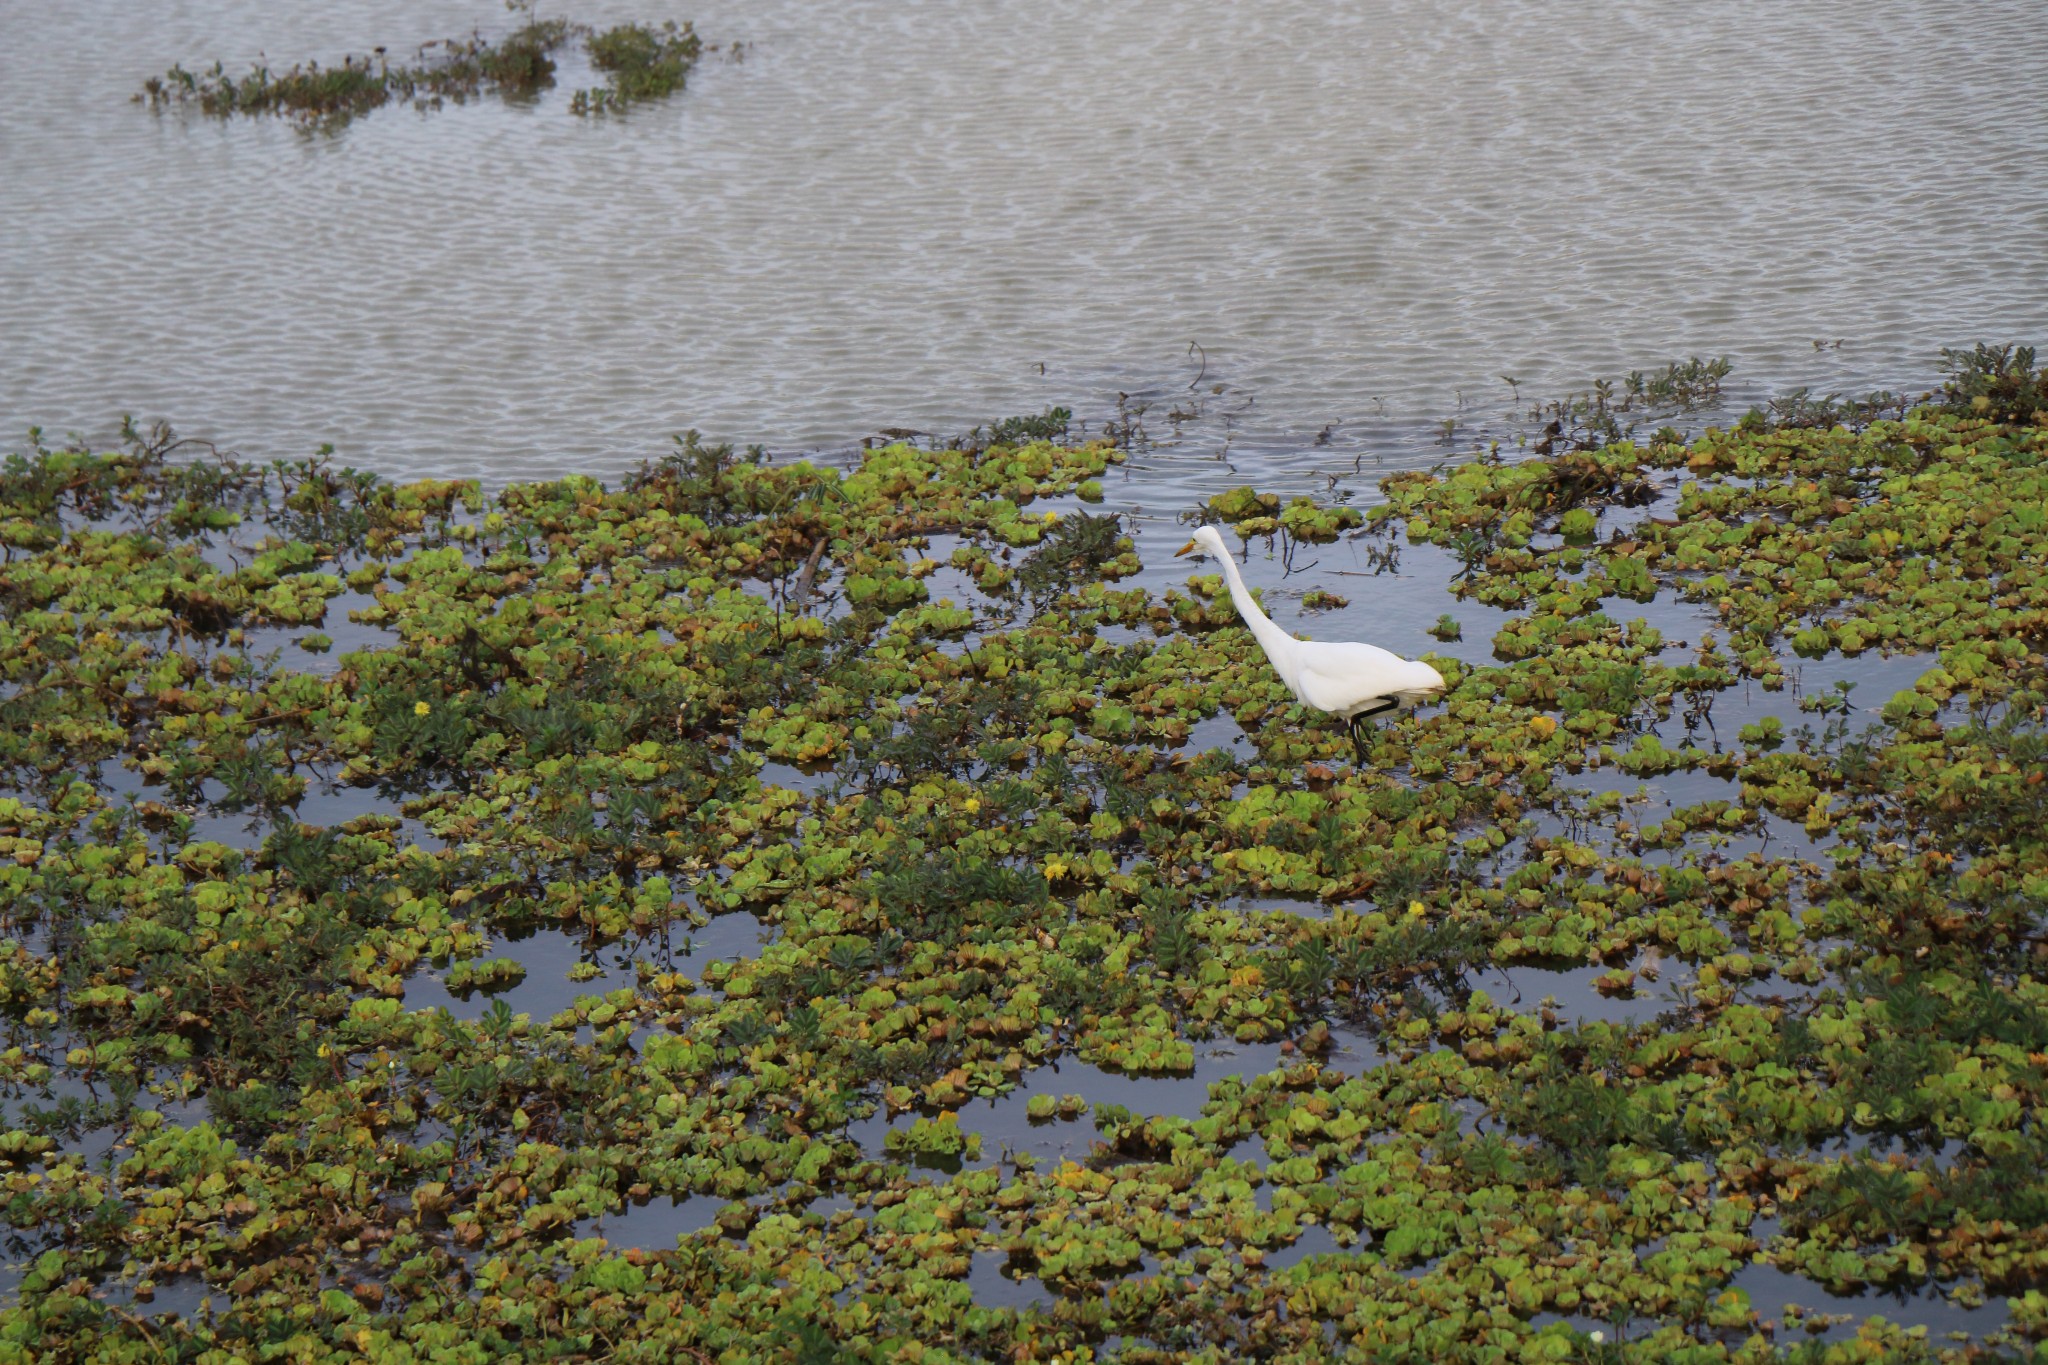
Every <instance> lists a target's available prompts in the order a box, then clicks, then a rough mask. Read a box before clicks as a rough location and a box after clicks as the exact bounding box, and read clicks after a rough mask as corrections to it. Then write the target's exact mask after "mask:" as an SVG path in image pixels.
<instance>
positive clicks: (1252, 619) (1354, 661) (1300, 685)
mask: <svg viewBox="0 0 2048 1365" xmlns="http://www.w3.org/2000/svg"><path fill="white" fill-rule="evenodd" d="M1197 546H1199V547H1200V548H1201V549H1202V550H1204V551H1205V552H1207V553H1208V554H1211V555H1213V556H1215V557H1216V559H1217V561H1218V562H1220V563H1221V564H1222V565H1223V577H1224V581H1225V582H1227V583H1229V584H1230V600H1231V602H1232V603H1234V604H1235V605H1236V607H1237V614H1238V615H1239V616H1241V617H1243V618H1244V623H1245V625H1246V626H1248V627H1249V628H1250V629H1251V633H1252V638H1254V639H1255V640H1257V641H1258V642H1259V647H1260V648H1261V649H1263V650H1265V651H1266V658H1267V659H1268V660H1269V661H1270V662H1271V663H1272V665H1273V671H1274V672H1275V673H1278V674H1279V675H1280V681H1281V682H1283V683H1285V684H1286V685H1287V690H1288V691H1289V692H1292V693H1293V694H1294V699H1295V700H1296V701H1299V702H1301V703H1302V704H1304V705H1306V706H1313V707H1315V708H1316V709H1317V710H1319V711H1328V712H1330V713H1331V714H1332V715H1337V716H1342V717H1343V718H1344V719H1345V721H1346V722H1347V723H1355V722H1356V721H1358V720H1362V719H1364V718H1365V717H1367V716H1376V715H1379V714H1380V713H1382V712H1385V711H1391V710H1393V709H1394V708H1396V707H1400V706H1411V707H1412V706H1415V705H1416V704H1418V703H1420V702H1424V701H1427V700H1429V699H1430V698H1431V697H1433V696H1435V695H1436V694H1437V693H1439V692H1441V691H1443V690H1444V677H1443V674H1441V673H1439V672H1437V671H1436V670H1435V669H1434V668H1431V667H1430V666H1429V665H1428V664H1426V663H1423V662H1422V661H1421V660H1419V659H1404V658H1402V657H1401V656H1400V655H1398V654H1395V653H1392V652H1391V651H1389V650H1384V649H1381V648H1380V647H1379V646H1378V645H1368V644H1361V643H1358V642H1356V641H1348V640H1344V641H1340V640H1297V639H1295V638H1294V637H1293V636H1292V635H1289V634H1288V633H1287V632H1286V631H1284V630H1282V629H1280V627H1278V626H1276V625H1274V624H1273V622H1272V620H1271V619H1270V618H1269V617H1268V616H1267V615H1266V613H1264V612H1263V611H1260V610H1259V604H1258V603H1257V602H1254V601H1253V600H1252V595H1251V593H1250V592H1249V591H1247V590H1246V588H1245V586H1244V579H1242V578H1240V577H1239V576H1238V572H1237V565H1236V563H1234V562H1233V561H1232V559H1231V557H1230V550H1229V547H1227V546H1226V545H1225V544H1224V543H1223V537H1222V535H1221V534H1219V533H1218V532H1217V530H1216V528H1215V527H1213V526H1204V527H1202V528H1200V529H1199V530H1197V531H1196V532H1195V538H1194V540H1193V541H1192V542H1191V543H1190V544H1189V545H1188V546H1187V547H1186V548H1185V549H1183V550H1182V551H1181V552H1180V553H1182V554H1187V553H1189V552H1190V551H1192V550H1194V549H1195V548H1196V547H1197ZM1352 740H1353V742H1354V743H1358V734H1357V731H1356V729H1355V728H1354V729H1353V731H1352ZM1360 749H1361V754H1362V752H1363V746H1362V745H1360Z"/></svg>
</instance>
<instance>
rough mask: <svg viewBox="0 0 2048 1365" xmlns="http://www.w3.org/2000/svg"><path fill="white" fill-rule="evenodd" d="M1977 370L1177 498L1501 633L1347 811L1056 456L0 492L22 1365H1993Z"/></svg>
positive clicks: (15, 1335)
mask: <svg viewBox="0 0 2048 1365" xmlns="http://www.w3.org/2000/svg"><path fill="white" fill-rule="evenodd" d="M2011 361H2012V357H2010V356H2009V355H2008V356H2007V357H2006V360H2005V361H2003V362H2000V366H2002V368H2000V367H1999V366H1993V365H1991V364H1989V363H1986V364H1982V365H1979V366H1978V367H1977V368H1976V369H1975V370H1973V371H1970V372H1969V373H1967V374H1964V375H1962V376H1960V377H1959V379H1958V381H1957V384H1956V385H1955V386H1954V387H1952V389H1951V392H1950V394H1949V395H1948V401H1946V402H1936V403H1930V404H1928V405H1925V406H1923V407H1921V408H1919V409H1917V410H1915V411H1913V412H1911V413H1909V414H1905V415H1902V416H1898V417H1895V418H1892V419H1887V420H1875V421H1869V422H1867V423H1866V424H1864V425H1861V426H1857V427H1850V426H1828V425H1823V424H1822V423H1821V421H1820V420H1819V419H1815V420H1814V421H1812V422H1811V423H1809V424H1805V425H1786V424H1783V423H1775V424H1774V423H1772V422H1770V421H1753V422H1750V423H1746V424H1745V426H1744V427H1743V428H1741V429H1738V430H1735V431H1731V432H1720V433H1716V432H1709V433H1706V434H1704V435H1702V436H1700V437H1698V438H1696V439H1694V440H1692V441H1691V442H1690V443H1679V442H1675V441H1664V440H1659V441H1653V442H1651V443H1648V444H1645V445H1631V444H1626V443H1612V444H1608V445H1605V446H1602V447H1600V448H1597V449H1593V450H1573V451H1563V452H1554V453H1553V454H1551V455H1549V456H1547V457H1544V458H1540V459H1535V460H1531V461H1528V462H1525V463H1520V464H1502V463H1493V462H1487V461H1479V462H1474V463H1470V464H1466V465H1463V466H1461V467H1456V468H1451V469H1447V470H1444V471H1439V472H1437V473H1435V474H1412V475H1400V476H1396V477H1395V478H1393V479H1391V480H1389V481H1388V483H1387V485H1386V488H1385V491H1386V495H1387V498H1388V501H1387V503H1386V504H1385V505H1384V506H1383V507H1380V508H1376V509H1374V511H1373V513H1372V515H1371V516H1370V518H1369V519H1368V521H1367V523H1366V524H1365V525H1364V526H1363V527H1360V528H1357V529H1356V530H1354V529H1352V528H1351V527H1350V526H1348V525H1347V523H1351V522H1354V521H1355V520H1356V516H1355V514H1351V515H1347V514H1345V513H1343V512H1341V511H1340V510H1335V509H1317V508H1313V507H1309V506H1307V505H1301V506H1297V507H1291V508H1286V509H1282V508H1280V507H1278V505H1277V504H1276V503H1274V502H1272V501H1270V500H1267V499H1262V498H1260V497H1259V496H1258V495H1257V494H1255V493H1251V492H1245V493H1242V494H1233V495H1228V496H1227V497H1226V498H1224V499H1221V500H1219V506H1218V507H1217V508H1216V509H1215V512H1216V513H1217V514H1218V515H1222V516H1224V517H1225V518H1226V519H1227V520H1229V521H1231V522H1232V523H1233V524H1234V525H1236V526H1237V527H1239V528H1240V529H1241V530H1244V531H1245V532H1246V534H1248V535H1253V536H1255V537H1263V536H1265V535H1268V534H1270V535H1274V536H1280V537H1299V538H1302V539H1310V540H1314V539H1318V538H1327V537H1331V536H1335V535H1341V534H1362V535H1367V536H1370V537H1374V538H1376V543H1379V544H1382V545H1383V546H1384V548H1385V552H1386V556H1387V558H1388V559H1389V560H1391V559H1392V558H1394V557H1395V556H1396V553H1397V552H1398V553H1399V554H1402V555H1406V556H1409V557H1410V563H1411V565H1412V564H1414V563H1418V562H1420V563H1424V564H1428V563H1435V562H1439V560H1440V562H1441V563H1442V564H1443V565H1445V566H1447V568H1448V569H1449V572H1447V573H1445V574H1444V575H1443V576H1442V577H1443V579H1444V580H1447V581H1446V582H1445V586H1444V587H1443V589H1442V591H1443V592H1444V594H1445V596H1444V600H1443V603H1442V607H1443V609H1444V612H1445V614H1446V615H1447V616H1449V617H1452V618H1454V624H1455V620H1456V618H1460V617H1462V619H1463V624H1464V626H1465V627H1466V633H1467V634H1468V636H1469V635H1470V634H1471V627H1472V623H1473V621H1474V620H1475V618H1476V617H1477V616H1478V615H1481V614H1485V615H1487V617H1488V619H1490V620H1492V621H1495V622H1497V623H1498V626H1497V629H1496V630H1495V631H1494V633H1493V636H1492V641H1491V647H1492V654H1491V658H1490V659H1488V660H1486V661H1485V662H1483V663H1474V662H1471V661H1469V660H1468V661H1465V662H1460V660H1459V659H1457V658H1453V657H1449V656H1439V655H1433V656H1431V657H1432V658H1433V659H1434V660H1435V661H1436V663H1437V666H1438V667H1439V668H1440V669H1441V670H1442V671H1443V672H1444V674H1445V675H1446V678H1447V680H1448V682H1449V688H1448V691H1447V693H1446V696H1445V698H1444V700H1443V702H1442V703H1441V704H1440V705H1436V706H1433V707H1428V708H1425V709H1424V710H1422V711H1421V712H1419V713H1415V714H1408V715H1403V716H1402V717H1400V718H1399V719H1398V720H1395V721H1393V722H1390V723H1383V724H1381V725H1380V726H1379V727H1378V729H1377V730H1376V731H1375V737H1374V745H1373V750H1372V761H1371V763H1370V765H1369V766H1367V767H1366V768H1364V769H1363V770H1355V769H1354V767H1353V765H1352V764H1351V762H1350V761H1349V754H1350V742H1349V740H1348V739H1347V737H1346V735H1345V733H1344V730H1343V727H1342V726H1341V725H1337V724H1332V723H1330V722H1329V721H1328V720H1327V718H1325V717H1322V716H1320V715H1317V714H1313V713H1308V712H1305V711H1303V710H1302V709H1301V708H1299V707H1297V706H1295V705H1294V704H1293V703H1292V702H1291V701H1290V699H1289V698H1288V696H1287V693H1286V692H1285V690H1284V688H1283V687H1282V686H1281V684H1280V683H1279V681H1278V680H1277V679H1276V678H1275V677H1274V675H1273V674H1272V672H1271V670H1270V669H1269V668H1268V666H1267V664H1266V662H1265V660H1264V659H1263V657H1262V656H1261V655H1260V654H1259V652H1258V651H1257V649H1256V648H1255V647H1254V646H1253V643H1252V641H1251V639H1250V637H1249V636H1248V635H1247V634H1246V632H1245V631H1244V630H1243V628H1242V627H1241V626H1240V625H1239V624H1238V622H1237V620H1236V618H1235V616H1234V614H1233V612H1232V610H1231V608H1230V605H1229V603H1228V600H1227V598H1224V597H1223V596H1222V595H1221V592H1220V587H1221V585H1220V582H1219V580H1218V579H1217V577H1216V576H1215V575H1214V574H1205V575H1198V576H1196V577H1194V578H1191V579H1189V580H1188V581H1187V583H1186V585H1185V587H1180V588H1175V589H1173V590H1169V591H1151V590H1147V589H1144V588H1132V587H1129V586H1126V585H1125V584H1126V583H1127V580H1128V579H1129V578H1130V577H1131V576H1132V575H1133V574H1134V573H1135V572H1136V571H1138V570H1139V568H1140V565H1139V563H1138V560H1137V558H1136V555H1135V552H1134V550H1133V548H1132V543H1131V542H1130V541H1129V540H1128V539H1126V538H1125V537H1124V535H1123V534H1122V528H1121V527H1120V526H1119V525H1117V524H1115V523H1113V522H1111V521H1110V520H1109V519H1108V518H1106V517H1097V516H1093V515H1091V514H1089V513H1088V512H1086V511H1085V510H1083V509H1084V506H1085V500H1087V499H1090V498H1092V497H1095V496H1099V488H1098V487H1097V486H1096V485H1095V483H1094V481H1095V480H1097V479H1098V478H1099V476H1101V475H1102V474H1103V473H1104V472H1105V469H1106V467H1107V466H1108V465H1110V464H1111V463H1113V462H1115V461H1116V460H1117V459H1118V458H1119V455H1118V453H1117V452H1116V451H1114V450H1113V449H1110V448H1107V447H1102V446H1096V447H1085V448H1081V449H1061V448H1058V447H1055V446H1052V445H1049V444H1042V443H1040V444H1030V445H1025V446H1021V447H1010V446H994V447H991V448H988V449H985V450H981V451H976V452H967V451H923V450H917V449H912V448H909V447H904V446H896V447H891V448H888V449H883V450H876V451H872V452H869V453H867V454H866V455H865V456H864V457H863V458H862V460H861V462H860V464H859V465H858V467H855V468H850V469H846V470H830V469H820V468H814V467H812V466H810V465H803V464H798V465H793V466H787V467H783V466H777V465H772V464H767V463H758V462H754V461H751V460H749V459H747V458H744V457H741V456H738V455H736V454H735V453H734V452H732V451H731V450H729V449H725V448H722V447H709V446H705V445H703V444H701V443H699V442H697V441H695V440H694V439H692V440H690V441H688V442H686V443H685V444H684V445H682V446H681V447H680V448H679V449H678V451H677V453H676V454H675V455H674V456H673V457H672V458H670V459H668V460H666V461H664V462H662V463H660V464H657V465H653V466H650V467H648V468H646V469H644V470H643V471H641V473H640V474H639V475H638V476H636V477H634V478H633V479H631V480H630V481H629V482H628V483H627V484H626V485H625V486H624V487H623V488H619V489H606V488H605V487H603V486H601V485H599V484H598V483H596V482H594V481H592V480H589V479H583V478H570V479H565V480H562V481H561V482H558V483H551V484H529V485H521V486H515V487H512V488H508V489H506V490H505V491H504V492H503V493H502V494H501V495H499V496H497V497H495V498H491V499H486V498H485V497H484V496H482V494H481V493H480V491H479V490H478V488H477V487H476V486H474V485H471V484H463V483H453V482H445V483H442V482H429V483H415V484H409V485H404V486H393V485H391V484H388V483H383V482H380V481H378V480H376V479H374V478H371V477H368V476H364V475H359V474H353V473H348V472H345V471H340V470H336V469H333V468H331V467H329V466H328V465H327V464H325V463H323V462H321V461H318V460H315V461H307V462H299V463H281V464H275V465H270V466H263V467H257V466H249V465H244V464H239V463H236V462H234V461H231V460H223V459H215V458H200V459H197V460H190V459H186V458H184V456H185V455H186V453H187V452H185V451H179V450H175V449H173V448H172V447H171V445H170V443H169V442H168V441H165V440H158V441H155V442H148V441H138V442H137V443H136V445H135V446H134V448H132V449H130V450H129V451H127V452H125V453H116V454H86V453H81V452H74V451H64V450H48V449H43V448H41V447H40V446H37V447H36V448H34V449H32V450H30V451H29V452H28V453H26V454H23V455H19V456H16V457H14V458H12V459H11V460H10V461H9V462H8V463H7V465H6V466H5V469H4V473H0V543H4V547H5V548H4V562H0V788H4V795H0V925H4V929H5V938H4V940H0V1028H4V1033H5V1036H4V1038H0V1044H4V1048H0V1088H4V1104H5V1107H4V1121H0V1184H4V1191H5V1195H4V1200H5V1202H4V1208H0V1217H4V1223H5V1239H6V1261H7V1269H6V1272H5V1273H6V1275H7V1278H8V1280H9V1281H10V1282H11V1283H10V1284H9V1285H8V1292H7V1297H6V1299H5V1300H0V1304H4V1306H0V1361H30V1360H42V1361H48V1360H58V1359H63V1360H103V1361H138V1362H139V1361H155V1360H181V1361H220V1362H227V1361H232V1360H246V1361H259V1360H292V1361H324V1360H337V1361H339V1360H356V1359H373V1360H380V1361H382V1360H393V1361H407V1360H417V1361H427V1360H448V1361H478V1362H484V1361H505V1360H572V1361H581V1360H590V1361H596V1360H642V1361H664V1362H666V1361H678V1360H697V1361H709V1360H729V1361H745V1360H764V1361H777V1360H787V1361H823V1360H926V1361H940V1360H989V1361H1013V1360H1053V1359H1059V1360H1062V1361H1068V1360H1088V1359H1121V1360H1126V1361H1134V1362H1136V1361H1158V1360H1168V1359H1208V1360H1249V1359H1258V1360H1295V1361H1311V1360H1324V1359H1337V1358H1353V1359H1358V1360H1373V1361H1388V1360H1417V1361H1421V1360H1431V1361H1436V1360H1484V1361H1524V1360H1528V1361H1538V1360H1643V1361H1652V1360H1656V1361H1662V1360H1697V1361H1709V1360H1724V1359H1740V1360H1763V1359H1779V1358H1783V1359H1797V1360H1815V1361H1819V1360H1829V1361H1860V1360H1877V1359H1903V1360H1917V1359H1929V1358H1937V1357H1939V1358H1952V1359H1965V1358H1972V1359H1991V1358H2023V1357H2024V1358H2036V1357H2035V1343H2036V1342H2037V1341H2038V1340H2041V1339H2043V1338H2044V1337H2048V1293H2044V1292H2043V1290H2042V1288H2041V1284H2042V1280H2043V1275H2044V1270H2048V1178H2044V1169H2048V1135H2044V1133H2043V1130H2042V1128H2041V1126H2040V1123H2039V1122H2038V1118H2039V1114H2040V1110H2041V1104H2042V1099H2043V1090H2044V1087H2048V987H2044V983H2043V976H2042V973H2043V961H2044V947H2043V944H2044V924H2043V917H2044V910H2048V846H2044V833H2043V830H2044V825H2048V818H2044V817H2048V785H2044V777H2048V734H2044V719H2043V701H2044V697H2048V666H2044V660H2043V650H2044V647H2048V564H2044V553H2048V413H2042V412H2039V411H2036V408H2037V407H2044V406H2048V399H2043V397H2042V393H2041V389H2040V387H2039V385H2038V383H2037V381H2036V378H2035V376H2034V375H2033V372H2032V370H2031V366H2030V364H2027V365H2015V364H2013V363H2011ZM1049 502H1051V503H1055V504H1057V508H1058V509H1059V510H1055V511H1053V512H1051V513H1048V512H1047V511H1046V510H1045V508H1046V504H1047V503H1049ZM1033 504H1036V506H1034V505H1033ZM1264 523H1272V524H1271V525H1267V524H1264ZM1439 547H1444V548H1439ZM1432 555H1435V556H1438V557H1439V560H1432V559H1430V558H1429V557H1430V556H1432ZM1345 586H1346V591H1347V592H1349V593H1352V594H1359V593H1363V592H1367V591H1371V590H1373V589H1374V588H1375V587H1377V586H1378V585H1376V584H1374V583H1373V582H1372V581H1370V580H1358V579H1352V580H1349V581H1348V582H1347V584H1346V585H1345ZM1429 590H1430V591H1432V592H1434V591H1437V589H1436V588H1434V587H1431V588H1430V589H1429ZM1431 610H1432V611H1434V610H1436V608H1435V607H1434V606H1432V607H1431ZM1659 621H1662V622H1664V623H1665V624H1664V625H1662V626H1660V625H1659V624H1657V622H1659ZM1686 623H1689V624H1686ZM1681 630H1682V631H1683V635H1682V636H1681V635H1680V634H1679V633H1678V632H1679V631H1681ZM1451 633H1452V632H1451V630H1450V629H1449V628H1448V627H1447V628H1446V629H1445V631H1444V634H1445V635H1446V636H1447V637H1448V636H1449V635H1450V634H1451ZM1469 644H1470V641H1469V640H1468V641H1467V645H1468V646H1469ZM1481 646H1482V649H1483V646H1484V642H1483V641H1482V642H1481ZM1474 657H1477V651H1475V653H1474ZM1829 670H1833V671H1832V672H1831V673H1830V672H1829ZM1816 676H1825V677H1831V678H1834V679H1838V680H1840V681H1841V682H1843V683H1845V684H1846V683H1848V682H1850V681H1854V680H1857V679H1862V680H1864V681H1871V680H1886V679H1889V680H1891V681H1892V682H1894V683H1896V686H1894V687H1890V688H1888V689H1887V694H1886V695H1882V696H1878V697H1872V696H1869V695H1868V694H1867V689H1865V688H1862V687H1856V688H1849V687H1846V686H1827V685H1819V686H1816V685H1812V678H1813V677H1816ZM1639 788H1640V790H1639ZM523 944H525V945H534V944H556V945H567V947H568V954H567V955H568V957H569V958H570V959H571V960H572V961H573V966H571V967H569V968H568V970H567V971H566V973H565V972H564V971H563V970H562V967H561V963H560V962H559V961H557V962H554V963H553V964H552V965H551V968H550V970H549V971H545V972H537V971H535V970H534V966H535V963H536V959H535V958H534V956H533V954H531V953H527V954H526V960H525V961H522V960H521V954H522V945H523ZM706 945H712V946H706ZM565 976H566V980H565V979H564V977H565ZM1176 1078H1183V1079H1176Z"/></svg>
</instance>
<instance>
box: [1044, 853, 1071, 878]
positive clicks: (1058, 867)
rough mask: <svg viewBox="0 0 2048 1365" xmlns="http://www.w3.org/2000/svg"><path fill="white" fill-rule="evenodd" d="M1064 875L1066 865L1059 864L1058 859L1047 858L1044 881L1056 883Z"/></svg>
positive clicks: (1065, 873)
mask: <svg viewBox="0 0 2048 1365" xmlns="http://www.w3.org/2000/svg"><path fill="white" fill-rule="evenodd" d="M1066 875H1067V865H1066V864H1065V863H1063V862H1061V861H1060V860H1059V859H1058V858H1047V859H1046V860H1045V879H1046V880H1047V881H1049V882H1056V881H1058V880H1059V879H1060V878H1062V877H1064V876H1066Z"/></svg>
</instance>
